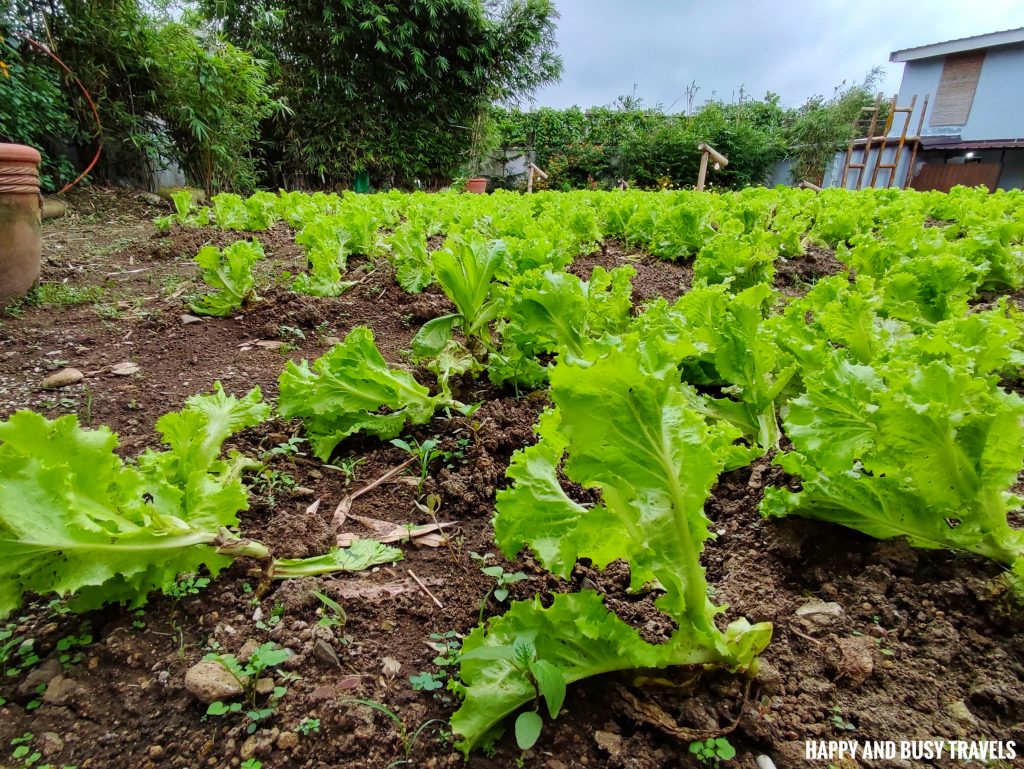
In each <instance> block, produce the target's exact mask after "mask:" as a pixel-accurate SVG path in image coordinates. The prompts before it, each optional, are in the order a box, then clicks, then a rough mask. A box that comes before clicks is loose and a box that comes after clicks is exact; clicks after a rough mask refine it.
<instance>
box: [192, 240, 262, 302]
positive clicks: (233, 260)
mask: <svg viewBox="0 0 1024 769" xmlns="http://www.w3.org/2000/svg"><path fill="white" fill-rule="evenodd" d="M263 257H264V253H263V246H262V245H261V244H260V242H259V241H258V240H255V239H254V240H252V241H251V242H250V241H246V240H239V241H236V242H235V243H232V244H231V245H230V246H226V247H225V248H223V249H220V248H217V247H216V246H203V248H201V249H199V253H198V254H196V262H197V263H198V264H199V266H200V267H202V269H203V280H204V281H206V283H207V285H209V286H211V287H212V288H214V289H215V291H214V292H213V293H212V294H204V295H203V296H201V297H199V298H198V299H196V300H195V301H193V302H192V303H191V304H190V305H189V307H190V308H191V309H192V312H194V313H196V314H197V315H215V316H219V317H226V316H228V315H230V314H231V313H232V312H234V311H235V310H238V309H240V308H242V307H244V306H245V305H247V304H248V303H250V302H252V301H254V300H255V299H256V298H257V296H256V275H255V274H254V273H253V268H254V267H255V265H256V262H258V261H260V260H261V259H263Z"/></svg>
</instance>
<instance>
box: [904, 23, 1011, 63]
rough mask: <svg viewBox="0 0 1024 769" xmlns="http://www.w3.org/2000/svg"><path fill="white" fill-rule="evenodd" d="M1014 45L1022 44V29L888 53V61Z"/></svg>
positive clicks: (925, 57) (910, 59)
mask: <svg viewBox="0 0 1024 769" xmlns="http://www.w3.org/2000/svg"><path fill="white" fill-rule="evenodd" d="M1014 43H1024V27H1018V28H1017V29H1004V30H1002V31H1000V32H989V33H988V34H985V35H974V36H973V37H961V38H958V39H956V40H947V41H945V42H942V43H931V44H929V45H920V46H917V47H916V48H903V49H901V50H899V51H893V52H892V53H890V54H889V61H896V62H900V61H914V60H916V59H927V58H929V57H931V56H947V55H949V54H951V53H966V52H967V51H977V50H978V49H980V48H993V47H995V46H997V45H1013V44H1014Z"/></svg>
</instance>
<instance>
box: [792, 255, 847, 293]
mask: <svg viewBox="0 0 1024 769" xmlns="http://www.w3.org/2000/svg"><path fill="white" fill-rule="evenodd" d="M844 271H845V272H848V271H849V268H848V267H847V266H846V265H845V264H843V263H842V262H840V261H839V260H838V259H836V255H835V252H834V251H833V250H832V249H831V248H825V247H823V246H816V245H813V244H811V245H808V246H807V251H806V252H805V253H804V254H802V255H801V256H799V257H797V258H796V259H785V258H780V259H776V260H775V288H777V289H779V290H780V291H781V292H782V293H784V294H786V295H787V296H801V295H803V294H806V293H807V291H808V289H810V287H811V285H813V284H814V282H815V281H817V280H819V279H821V278H827V277H828V276H830V275H836V274H838V273H840V272H844Z"/></svg>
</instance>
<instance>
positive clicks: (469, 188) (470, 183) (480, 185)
mask: <svg viewBox="0 0 1024 769" xmlns="http://www.w3.org/2000/svg"><path fill="white" fill-rule="evenodd" d="M466 192H472V193H474V194H476V195H483V194H484V193H485V192H487V177H485V176H474V177H473V178H472V179H466Z"/></svg>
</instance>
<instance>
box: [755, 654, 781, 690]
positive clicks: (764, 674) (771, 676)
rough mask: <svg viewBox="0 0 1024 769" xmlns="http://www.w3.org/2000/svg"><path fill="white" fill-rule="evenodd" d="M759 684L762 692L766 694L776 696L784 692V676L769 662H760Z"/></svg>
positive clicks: (758, 670) (758, 671)
mask: <svg viewBox="0 0 1024 769" xmlns="http://www.w3.org/2000/svg"><path fill="white" fill-rule="evenodd" d="M757 682H758V683H759V684H760V685H761V691H762V692H763V693H764V694H767V695H775V694H779V693H780V692H781V691H782V674H781V673H779V669H778V668H777V667H775V666H774V665H773V664H772V663H770V662H768V661H767V660H761V661H760V662H758V669H757Z"/></svg>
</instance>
